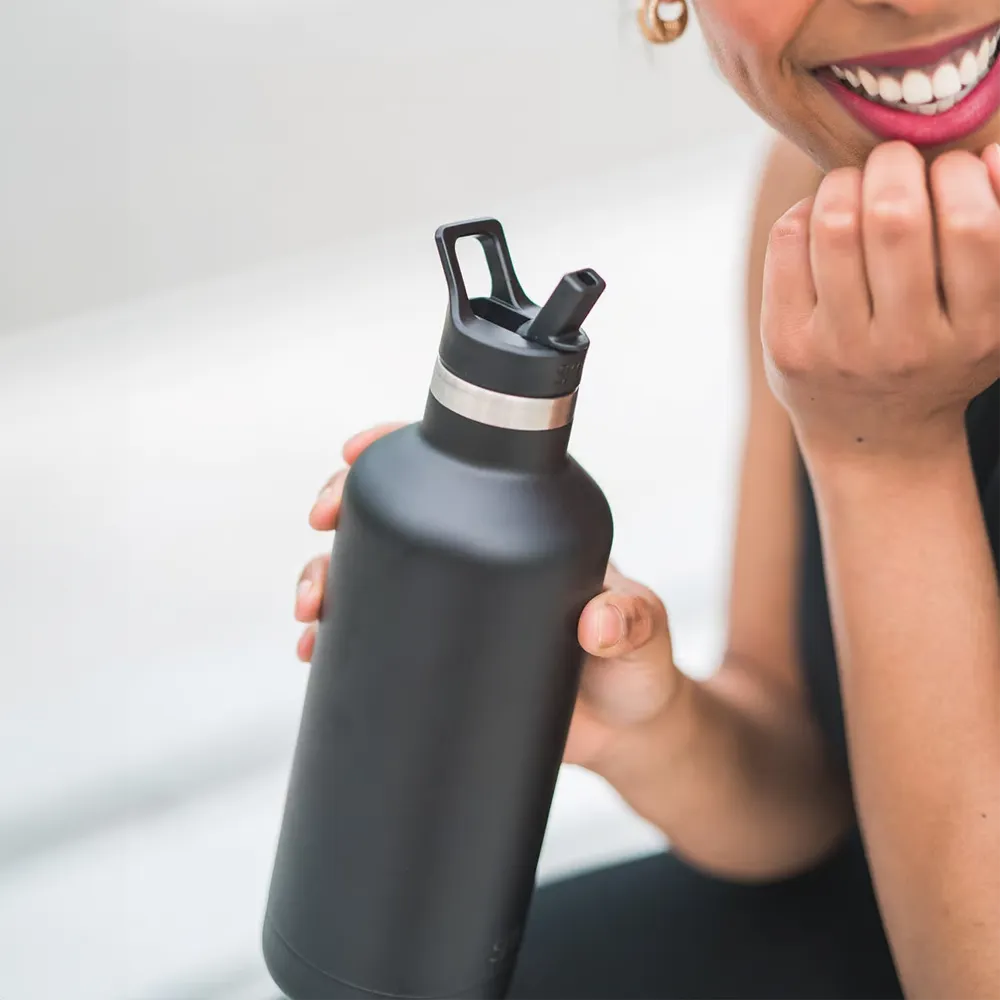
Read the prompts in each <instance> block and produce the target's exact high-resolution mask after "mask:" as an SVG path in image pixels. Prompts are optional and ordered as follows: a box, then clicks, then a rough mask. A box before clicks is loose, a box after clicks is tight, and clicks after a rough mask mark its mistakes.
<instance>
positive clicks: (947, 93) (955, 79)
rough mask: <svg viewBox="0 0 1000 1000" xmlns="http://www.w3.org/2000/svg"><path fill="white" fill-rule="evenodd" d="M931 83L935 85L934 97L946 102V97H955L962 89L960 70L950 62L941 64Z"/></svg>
mask: <svg viewBox="0 0 1000 1000" xmlns="http://www.w3.org/2000/svg"><path fill="white" fill-rule="evenodd" d="M973 79H975V77H973ZM931 82H932V84H933V91H934V97H936V98H937V99H938V100H939V101H942V100H944V99H945V98H946V97H954V96H955V95H956V94H957V93H958V92H959V91H960V90H961V89H962V79H961V77H960V76H959V75H958V70H957V69H955V67H954V66H952V64H951V63H948V62H946V63H941V65H940V66H938V68H937V69H936V70H935V71H934V79H933V80H932V81H931ZM904 89H905V87H904ZM920 103H923V102H920Z"/></svg>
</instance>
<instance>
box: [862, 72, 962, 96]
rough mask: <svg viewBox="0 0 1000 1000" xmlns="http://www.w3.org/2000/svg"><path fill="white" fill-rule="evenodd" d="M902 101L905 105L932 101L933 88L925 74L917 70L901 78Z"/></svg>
mask: <svg viewBox="0 0 1000 1000" xmlns="http://www.w3.org/2000/svg"><path fill="white" fill-rule="evenodd" d="M960 89H961V88H960ZM881 92H882V87H881V85H879V93H881ZM903 100H904V101H906V103H907V104H930V103H931V101H933V100H934V88H933V87H932V86H931V81H930V79H929V78H928V76H927V74H926V73H921V72H920V70H919V69H911V70H907V72H906V76H904V77H903Z"/></svg>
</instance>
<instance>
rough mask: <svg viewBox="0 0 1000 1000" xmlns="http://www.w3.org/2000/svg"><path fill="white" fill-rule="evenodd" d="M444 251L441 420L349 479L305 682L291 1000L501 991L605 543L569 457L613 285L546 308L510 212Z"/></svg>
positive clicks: (291, 866)
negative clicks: (484, 285)
mask: <svg viewBox="0 0 1000 1000" xmlns="http://www.w3.org/2000/svg"><path fill="white" fill-rule="evenodd" d="M463 237H476V238H477V239H478V240H479V242H480V243H481V244H482V247H483V250H484V253H485V255H486V260H487V263H488V265H489V270H490V276H491V284H492V287H491V291H490V295H489V296H488V297H482V298H473V299H470V298H469V296H468V294H467V292H466V288H465V282H464V281H463V278H462V273H461V268H460V266H459V262H458V258H457V255H456V252H455V244H456V242H457V241H458V240H459V239H461V238H463ZM436 241H437V246H438V251H439V254H440V256H441V261H442V264H443V267H444V272H445V275H446V278H447V283H448V292H449V307H448V312H447V317H446V320H445V327H444V333H443V336H442V339H441V346H440V353H439V356H438V359H437V362H436V365H435V368H434V371H433V376H432V380H431V385H430V393H429V395H428V399H427V407H426V410H425V412H424V417H423V420H422V421H421V422H420V423H419V424H413V425H410V426H408V427H406V428H403V429H401V430H398V431H395V432H393V433H391V434H389V435H387V436H386V437H384V438H381V439H380V440H378V441H376V442H375V443H374V444H372V445H371V446H370V447H369V448H367V449H366V450H365V451H364V453H363V454H362V455H361V457H360V458H359V459H358V461H357V462H356V463H355V465H354V466H353V468H352V469H351V472H350V475H349V476H348V477H347V481H346V485H345V490H344V497H343V507H342V510H341V515H340V526H339V529H338V531H337V534H336V541H335V544H334V549H333V556H332V559H331V562H330V571H329V578H328V580H327V593H328V594H329V595H331V601H330V606H329V608H328V609H327V610H326V612H325V613H324V614H323V615H321V620H320V626H319V633H318V635H317V638H316V645H315V652H314V654H313V659H312V666H311V668H310V675H309V682H308V686H307V690H306V696H305V702H304V707H303V712H302V720H301V727H300V730H299V736H298V743H297V746H296V750H295V756H294V762H293V765H292V772H291V778H290V783H289V788H288V794H287V801H286V805H285V812H284V818H283V822H282V827H281V834H280V837H279V842H278V848H277V856H276V859H275V864H274V871H273V875H272V881H271V888H270V895H269V899H268V905H267V913H266V916H265V920H264V934H263V947H264V956H265V959H266V962H267V966H268V969H269V970H270V972H271V975H272V976H273V978H274V980H275V982H276V983H277V984H278V985H279V986H280V987H281V989H282V990H283V991H284V992H285V993H286V994H287V995H288V996H289V997H292V998H293V1000H320V998H322V1000H331V998H339V997H375V996H381V997H387V996H388V997H396V998H400V997H404V998H410V997H412V998H417V997H420V998H424V1000H426V998H439V997H441V998H443V997H462V998H466V1000H468V998H473V1000H475V998H493V997H502V996H503V995H504V993H505V991H506V989H507V986H508V983H509V980H510V975H511V972H512V970H513V965H514V961H515V959H516V956H517V951H518V944H519V940H520V935H521V932H522V927H523V923H524V919H525V914H526V911H527V908H528V904H529V902H530V899H531V893H532V890H533V887H534V876H535V867H536V865H537V862H538V854H539V851H540V849H541V844H542V838H543V835H544V832H545V826H546V822H547V819H548V813H549V808H550V805H551V802H552V794H553V791H554V788H555V782H556V777H557V774H558V770H559V763H560V759H561V757H562V752H563V748H564V745H565V741H566V734H567V729H568V726H569V721H570V717H571V715H572V711H573V706H574V701H575V698H576V693H577V687H578V680H579V672H580V668H581V664H582V659H583V654H582V651H581V649H580V646H579V644H578V641H577V622H578V619H579V616H580V613H581V611H582V610H583V608H584V605H585V604H586V603H587V602H588V601H589V600H590V599H591V598H592V597H594V596H595V595H596V594H598V593H599V592H600V591H601V589H602V586H603V581H604V574H605V570H606V567H607V562H608V557H609V554H610V550H611V536H612V521H611V513H610V510H609V508H608V504H607V501H606V500H605V497H604V494H603V493H602V492H601V490H600V488H599V487H598V486H597V485H596V483H595V482H594V481H593V480H592V479H591V478H590V477H589V476H588V475H587V473H585V472H584V471H583V469H582V468H581V467H580V466H579V465H578V464H577V463H576V462H575V461H574V460H573V459H572V458H570V457H568V455H567V444H568V442H569V436H570V429H571V426H572V419H573V408H574V402H575V400H576V395H577V387H578V385H579V383H580V376H581V373H582V370H583V362H584V358H585V356H586V353H587V347H588V343H589V342H588V339H587V337H586V335H585V334H584V333H583V332H582V331H581V329H580V325H581V324H582V322H583V321H584V319H585V317H586V316H587V314H588V313H589V312H590V310H591V308H592V307H593V305H594V303H595V302H596V301H597V299H598V297H599V296H600V294H601V292H602V291H603V290H604V282H603V280H602V279H601V278H600V277H599V276H598V275H597V274H596V273H595V272H594V271H592V270H589V269H587V270H582V271H575V272H573V273H570V274H567V275H565V276H564V277H563V278H562V279H561V281H560V282H559V284H558V286H557V287H556V289H555V291H554V292H553V293H552V295H551V297H550V298H549V299H548V301H547V302H546V303H545V304H544V305H543V306H542V307H541V308H539V307H538V306H537V305H535V304H534V303H532V302H531V301H530V300H529V299H528V298H527V296H526V295H525V294H524V291H523V290H522V289H521V286H520V284H519V282H518V280H517V278H516V276H515V273H514V268H513V265H512V263H511V260H510V254H509V251H508V249H507V244H506V241H505V239H504V233H503V229H502V228H501V226H500V224H499V223H498V222H497V221H496V220H495V219H482V220H475V221H471V222H464V223H456V224H454V225H447V226H443V227H441V228H440V229H439V230H438V231H437V234H436Z"/></svg>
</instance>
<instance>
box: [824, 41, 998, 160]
mask: <svg viewBox="0 0 1000 1000" xmlns="http://www.w3.org/2000/svg"><path fill="white" fill-rule="evenodd" d="M998 42H1000V25H993V26H991V27H989V28H983V29H981V30H979V31H977V32H975V33H973V34H969V35H964V36H962V37H961V38H957V39H953V40H952V41H950V42H945V43H941V44H938V45H934V46H928V47H926V48H923V49H910V50H907V51H900V52H891V53H880V54H878V55H874V56H866V57H862V58H858V59H850V60H844V61H842V62H838V63H835V64H831V65H829V66H825V67H823V68H822V69H820V70H818V71H817V72H816V75H817V77H818V78H819V80H820V81H821V82H822V83H823V84H824V85H825V86H826V87H827V89H828V90H829V91H830V93H831V94H832V95H833V96H834V97H835V98H836V99H837V100H838V101H839V102H840V104H842V105H843V106H844V107H845V108H846V109H847V111H849V112H850V113H851V115H852V116H853V117H854V118H855V119H856V120H857V121H858V122H860V124H862V125H864V126H865V127H866V128H868V129H869V130H870V131H872V132H874V133H875V134H876V135H878V136H879V137H880V138H883V139H903V140H905V141H907V142H911V143H913V144H915V145H921V146H933V145H939V144H943V143H948V142H954V141H956V140H958V139H961V138H963V137H964V136H966V135H970V134H971V133H973V132H975V131H977V130H978V129H979V128H981V127H982V126H983V125H985V124H986V122H987V121H988V120H989V119H990V118H991V117H992V116H993V115H994V114H995V113H996V112H997V110H998V109H1000V60H998V58H997V48H998Z"/></svg>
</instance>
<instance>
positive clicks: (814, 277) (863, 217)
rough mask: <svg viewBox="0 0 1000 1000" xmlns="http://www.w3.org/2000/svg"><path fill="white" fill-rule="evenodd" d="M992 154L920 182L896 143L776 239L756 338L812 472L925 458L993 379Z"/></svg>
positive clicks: (961, 155) (995, 247)
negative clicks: (863, 460) (857, 462)
mask: <svg viewBox="0 0 1000 1000" xmlns="http://www.w3.org/2000/svg"><path fill="white" fill-rule="evenodd" d="M998 195H1000V148H998V147H991V149H989V150H987V152H986V153H984V154H983V157H982V158H981V159H980V158H977V157H975V156H973V155H972V154H971V153H967V152H962V151H955V152H949V153H946V154H944V155H943V156H941V157H939V158H938V159H937V160H936V161H935V162H934V163H933V165H932V166H931V167H930V170H929V172H928V170H927V168H926V166H925V164H924V161H923V159H922V158H921V156H920V154H919V153H918V152H917V151H916V150H915V149H914V148H913V147H912V146H909V145H907V144H905V143H900V142H894V143H888V144H886V145H883V146H879V147H878V148H876V149H875V151H874V152H873V153H872V154H871V156H870V158H869V160H868V163H867V164H866V166H865V168H864V171H861V170H857V169H841V170H834V171H833V172H832V173H830V174H828V175H827V176H826V177H825V178H824V180H823V182H822V184H821V186H820V189H819V192H818V193H817V194H816V195H815V197H814V198H809V199H806V200H805V201H802V202H800V203H799V204H797V205H796V206H794V207H793V208H792V209H791V210H790V211H789V212H788V213H786V214H785V215H784V216H783V217H782V218H781V219H780V220H779V221H778V222H777V224H776V225H775V226H774V228H773V229H772V231H771V238H770V243H769V245H768V254H767V262H766V265H765V278H764V298H763V307H762V314H761V334H762V339H763V344H764V351H765V357H766V359H767V366H768V377H769V380H770V383H771V387H772V389H773V391H774V393H775V395H776V396H777V397H778V399H780V400H781V402H782V403H783V404H784V406H785V407H786V408H787V409H788V411H789V413H790V415H791V417H792V420H793V422H794V424H795V428H796V432H797V434H798V438H799V443H800V446H801V447H802V449H803V453H804V455H805V457H806V459H807V460H808V461H810V462H811V463H818V464H820V465H822V464H825V463H826V462H827V461H829V460H833V461H834V462H839V461H841V460H842V459H844V458H848V459H849V460H853V458H852V456H856V457H860V456H879V457H880V458H891V459H893V460H895V459H903V460H911V459H913V458H918V459H920V458H927V457H931V458H933V457H934V456H935V455H936V454H937V453H939V451H940V450H941V449H942V448H948V447H953V446H954V443H955V442H956V441H958V440H962V439H963V438H962V437H961V436H963V435H964V423H963V416H964V411H965V407H966V405H967V403H968V402H969V400H970V399H972V397H974V396H975V395H976V394H978V393H979V392H981V391H982V390H983V389H985V388H986V387H987V386H988V385H989V384H990V383H991V382H993V381H994V380H995V379H996V378H997V376H998V375H1000V204H998Z"/></svg>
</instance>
